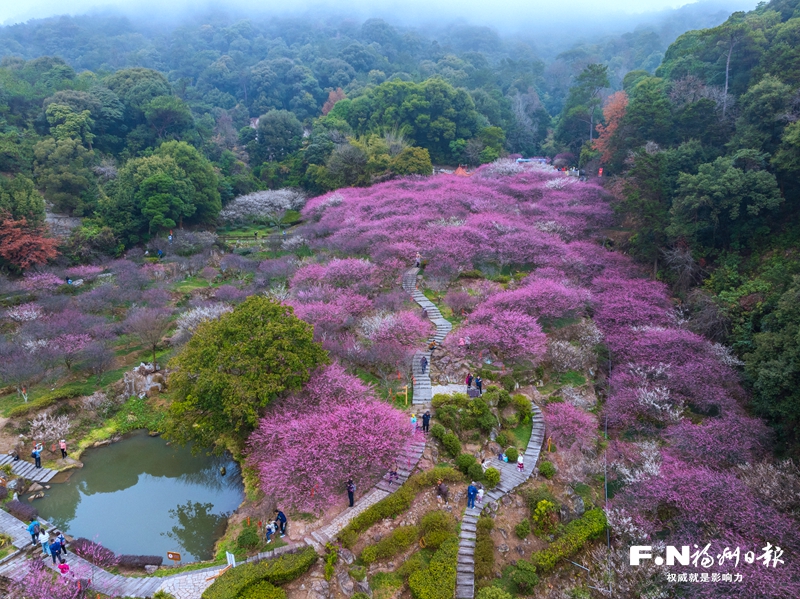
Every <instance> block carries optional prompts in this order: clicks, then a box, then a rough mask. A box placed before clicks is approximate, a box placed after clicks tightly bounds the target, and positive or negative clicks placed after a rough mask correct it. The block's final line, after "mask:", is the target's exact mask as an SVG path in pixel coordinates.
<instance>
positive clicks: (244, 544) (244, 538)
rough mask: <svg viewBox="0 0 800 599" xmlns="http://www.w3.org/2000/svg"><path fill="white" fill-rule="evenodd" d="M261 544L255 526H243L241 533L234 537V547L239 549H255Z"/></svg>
mask: <svg viewBox="0 0 800 599" xmlns="http://www.w3.org/2000/svg"><path fill="white" fill-rule="evenodd" d="M260 543H261V538H260V537H259V536H258V527H256V526H255V525H251V526H245V527H244V528H242V532H240V533H239V536H238V537H236V546H237V547H239V548H240V549H256V548H257V547H258V546H259V544H260Z"/></svg>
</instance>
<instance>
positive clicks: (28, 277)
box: [21, 271, 66, 291]
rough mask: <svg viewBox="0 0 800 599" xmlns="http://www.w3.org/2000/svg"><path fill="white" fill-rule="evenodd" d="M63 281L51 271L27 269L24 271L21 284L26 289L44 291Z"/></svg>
mask: <svg viewBox="0 0 800 599" xmlns="http://www.w3.org/2000/svg"><path fill="white" fill-rule="evenodd" d="M65 282H66V281H65V280H64V279H60V278H59V277H57V276H56V275H54V274H53V273H51V272H30V271H29V272H26V273H25V276H24V277H23V279H22V283H21V285H22V288H23V289H25V290H27V291H46V290H48V289H53V288H54V287H58V286H59V285H63V284H64V283H65Z"/></svg>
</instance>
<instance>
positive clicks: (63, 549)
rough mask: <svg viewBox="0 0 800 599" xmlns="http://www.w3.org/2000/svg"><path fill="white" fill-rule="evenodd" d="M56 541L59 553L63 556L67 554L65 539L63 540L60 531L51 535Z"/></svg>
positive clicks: (62, 534)
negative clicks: (59, 549) (59, 546)
mask: <svg viewBox="0 0 800 599" xmlns="http://www.w3.org/2000/svg"><path fill="white" fill-rule="evenodd" d="M53 534H54V535H55V536H56V539H57V540H58V544H59V545H61V553H63V554H64V555H66V554H67V539H65V538H64V533H63V532H61V531H60V530H57V531H55V532H54V533H53Z"/></svg>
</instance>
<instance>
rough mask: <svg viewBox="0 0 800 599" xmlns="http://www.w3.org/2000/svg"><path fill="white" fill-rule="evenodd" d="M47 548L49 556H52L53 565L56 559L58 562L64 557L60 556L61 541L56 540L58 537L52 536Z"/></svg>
mask: <svg viewBox="0 0 800 599" xmlns="http://www.w3.org/2000/svg"><path fill="white" fill-rule="evenodd" d="M49 549H50V556H51V557H52V558H53V565H54V566H55V565H56V559H58V561H59V562H60V561H61V560H62V559H64V558H62V557H61V543H59V542H58V539H56V538H55V537H53V538H52V539H51V540H50V547H49ZM64 561H66V560H64Z"/></svg>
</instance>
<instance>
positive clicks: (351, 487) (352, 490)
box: [347, 478, 356, 507]
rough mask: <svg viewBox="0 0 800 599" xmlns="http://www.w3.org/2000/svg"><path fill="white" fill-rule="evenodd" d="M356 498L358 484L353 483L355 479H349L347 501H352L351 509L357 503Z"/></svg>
mask: <svg viewBox="0 0 800 599" xmlns="http://www.w3.org/2000/svg"><path fill="white" fill-rule="evenodd" d="M355 496H356V483H354V482H353V479H352V478H350V479H347V499H348V500H349V501H350V507H353V504H354V502H355Z"/></svg>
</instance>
